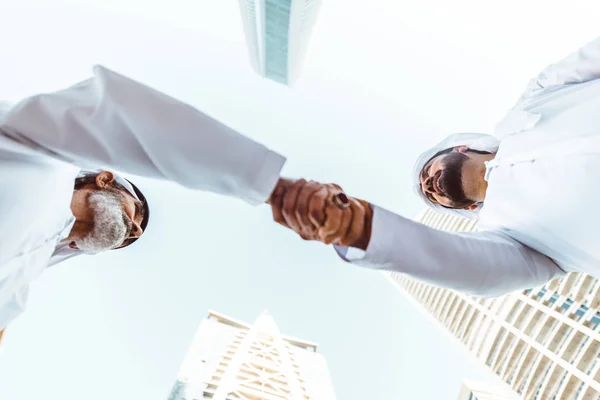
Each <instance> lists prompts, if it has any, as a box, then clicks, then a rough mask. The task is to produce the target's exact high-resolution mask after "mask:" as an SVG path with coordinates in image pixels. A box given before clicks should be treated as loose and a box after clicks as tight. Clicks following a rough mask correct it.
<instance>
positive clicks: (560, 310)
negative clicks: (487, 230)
mask: <svg viewBox="0 0 600 400" xmlns="http://www.w3.org/2000/svg"><path fill="white" fill-rule="evenodd" d="M417 220H419V221H420V222H422V223H424V224H426V225H429V226H432V227H434V228H438V229H442V230H448V231H475V230H476V229H477V224H476V222H474V221H470V220H466V219H462V218H458V217H453V216H449V215H445V214H440V213H437V212H435V211H433V210H429V209H428V210H426V211H425V212H424V213H422V214H421V215H420V216H419V217H418V218H417ZM386 275H387V276H388V278H389V279H390V281H391V282H392V283H393V284H394V285H395V286H396V287H397V288H398V289H399V290H400V291H401V292H403V293H404V294H406V295H407V297H408V298H409V299H412V300H413V301H414V302H415V304H417V305H418V306H419V307H420V308H421V309H422V310H423V311H425V312H426V313H427V314H429V315H430V316H431V317H433V319H434V320H436V321H437V323H438V324H441V326H442V327H443V329H445V330H447V331H448V332H450V334H451V335H452V336H454V337H455V338H456V339H458V341H459V342H460V343H461V344H463V345H464V346H466V347H467V349H468V350H469V351H471V352H472V354H473V355H474V356H475V357H477V358H478V359H479V360H480V361H481V362H482V363H484V364H485V365H487V366H488V367H489V368H491V370H492V371H494V372H495V373H496V374H497V375H498V377H500V378H501V379H502V380H503V381H504V382H506V383H508V384H509V385H510V386H511V387H512V388H513V390H515V391H516V392H518V393H520V394H521V395H522V396H523V397H524V398H525V399H560V400H566V399H585V400H595V399H600V332H599V326H600V313H599V312H598V311H599V307H600V281H599V280H598V279H596V278H594V277H592V276H590V275H586V274H581V273H572V274H569V275H567V276H566V277H565V278H562V279H557V280H554V281H551V282H549V283H547V284H545V285H543V286H541V287H537V288H531V289H528V290H525V291H523V292H515V293H511V294H508V295H505V296H502V297H498V298H493V299H481V298H475V297H471V296H468V295H465V294H463V293H458V292H455V291H452V290H447V289H440V288H436V287H432V286H429V285H425V284H422V283H419V282H416V281H413V280H411V279H408V278H407V277H405V276H402V275H400V274H394V273H392V274H388V273H386Z"/></svg>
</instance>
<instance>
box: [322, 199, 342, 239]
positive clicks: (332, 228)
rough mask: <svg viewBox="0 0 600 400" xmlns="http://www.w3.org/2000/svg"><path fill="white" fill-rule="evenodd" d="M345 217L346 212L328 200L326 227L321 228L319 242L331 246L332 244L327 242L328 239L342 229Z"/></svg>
mask: <svg viewBox="0 0 600 400" xmlns="http://www.w3.org/2000/svg"><path fill="white" fill-rule="evenodd" d="M343 216H344V210H342V209H341V208H339V207H338V206H337V205H335V204H333V203H332V202H331V201H329V200H328V202H327V207H326V208H325V225H323V226H322V227H321V228H319V240H321V241H322V242H323V243H325V244H330V243H331V242H328V241H326V239H327V238H329V237H331V236H332V235H334V234H335V232H337V230H338V229H340V225H341V224H342V219H343Z"/></svg>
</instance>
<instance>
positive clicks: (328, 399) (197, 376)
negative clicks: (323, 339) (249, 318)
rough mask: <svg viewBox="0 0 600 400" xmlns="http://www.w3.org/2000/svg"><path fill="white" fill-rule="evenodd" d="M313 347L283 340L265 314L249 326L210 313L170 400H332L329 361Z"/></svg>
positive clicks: (273, 323)
mask: <svg viewBox="0 0 600 400" xmlns="http://www.w3.org/2000/svg"><path fill="white" fill-rule="evenodd" d="M316 350H317V345H316V344H315V343H312V342H308V341H305V340H301V339H297V338H293V337H291V336H286V335H282V334H281V333H280V332H279V330H278V328H277V325H276V324H275V321H274V320H273V318H272V317H271V316H270V315H269V314H268V313H267V312H266V311H265V312H264V313H263V314H262V315H260V316H259V317H258V318H257V319H256V321H255V322H254V324H246V323H244V322H241V321H237V320H235V319H233V318H230V317H227V316H225V315H222V314H219V313H217V312H214V311H210V312H209V314H208V317H207V318H205V319H204V320H202V322H201V323H200V327H199V328H198V331H197V332H196V336H195V337H194V340H193V342H192V345H191V346H190V348H189V350H188V353H187V355H186V357H185V359H184V361H183V364H182V366H181V369H180V371H179V374H178V377H177V381H176V383H175V385H174V386H173V389H172V391H171V394H170V396H169V398H168V400H203V399H213V400H233V399H236V400H237V399H245V400H259V399H265V400H283V399H286V400H287V399H289V400H334V399H335V394H334V390H333V386H332V384H331V378H330V376H329V371H328V368H327V363H326V361H325V358H324V357H323V356H322V355H321V354H319V353H317V352H316Z"/></svg>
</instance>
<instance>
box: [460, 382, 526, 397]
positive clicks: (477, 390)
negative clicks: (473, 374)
mask: <svg viewBox="0 0 600 400" xmlns="http://www.w3.org/2000/svg"><path fill="white" fill-rule="evenodd" d="M520 399H521V397H520V396H519V395H517V394H516V393H515V392H513V391H512V390H511V389H510V388H509V387H507V386H501V385H492V384H485V383H481V382H474V381H468V380H465V381H463V384H462V387H461V390H460V393H459V395H458V400H520Z"/></svg>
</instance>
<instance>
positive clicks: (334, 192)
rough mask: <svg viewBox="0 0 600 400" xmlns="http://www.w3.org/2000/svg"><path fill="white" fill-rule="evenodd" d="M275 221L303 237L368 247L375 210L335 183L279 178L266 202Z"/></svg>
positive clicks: (341, 244) (361, 247)
mask: <svg viewBox="0 0 600 400" xmlns="http://www.w3.org/2000/svg"><path fill="white" fill-rule="evenodd" d="M267 203H268V204H269V205H271V207H272V210H273V219H274V220H275V222H278V223H279V224H281V225H283V226H285V227H286V228H289V229H291V230H293V231H294V232H296V233H297V234H298V235H300V237H302V239H304V240H318V241H321V242H323V243H325V244H334V245H338V246H346V247H355V248H359V249H362V250H366V249H367V245H368V244H369V240H370V238H371V222H372V219H373V211H372V209H371V206H370V204H369V203H368V202H366V201H364V200H360V199H356V198H353V197H348V196H346V194H345V193H344V191H343V190H342V188H341V187H340V186H338V185H335V184H323V183H319V182H314V181H306V180H305V179H298V180H291V179H285V178H280V179H279V182H278V183H277V186H276V187H275V190H274V191H273V193H272V194H271V197H270V198H269V200H268V201H267Z"/></svg>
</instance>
